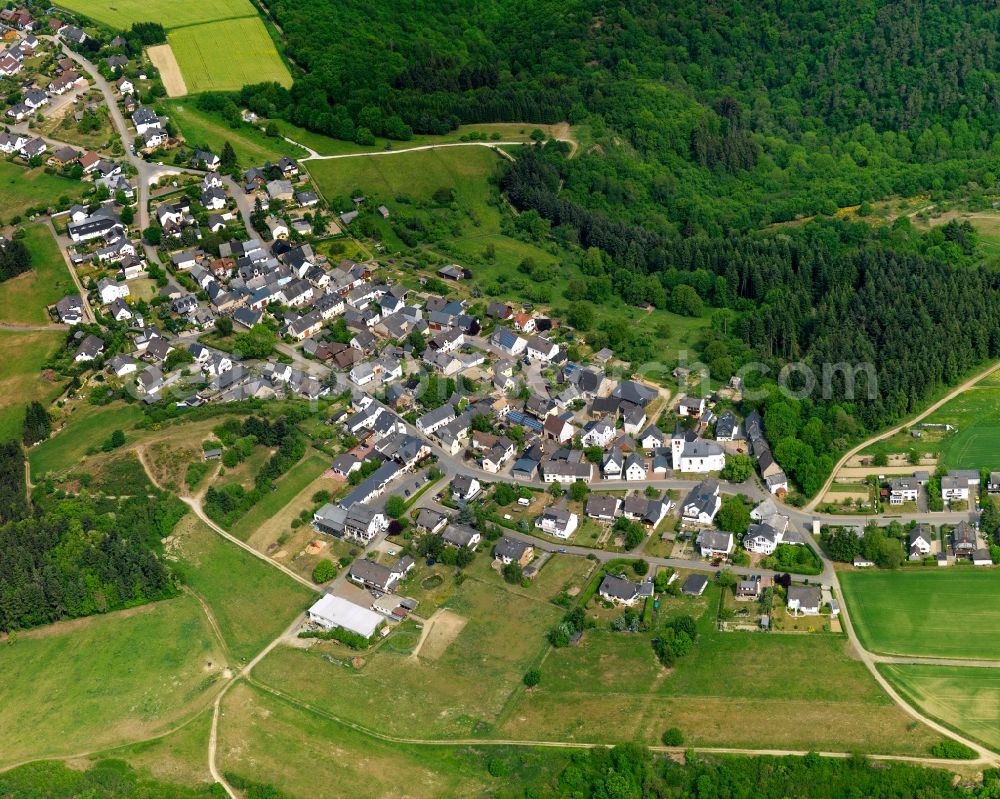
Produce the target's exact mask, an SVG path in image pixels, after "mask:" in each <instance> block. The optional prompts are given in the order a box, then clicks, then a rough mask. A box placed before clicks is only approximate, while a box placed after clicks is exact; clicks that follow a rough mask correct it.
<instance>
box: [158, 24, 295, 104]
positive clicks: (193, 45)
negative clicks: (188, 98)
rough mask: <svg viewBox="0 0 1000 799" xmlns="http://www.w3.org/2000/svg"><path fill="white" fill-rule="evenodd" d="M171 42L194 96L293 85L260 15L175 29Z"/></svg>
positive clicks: (169, 36)
mask: <svg viewBox="0 0 1000 799" xmlns="http://www.w3.org/2000/svg"><path fill="white" fill-rule="evenodd" d="M167 40H168V41H169V42H170V47H171V49H172V50H173V51H174V56H175V57H176V58H177V63H178V64H179V65H180V68H181V72H182V73H183V74H184V83H185V84H186V85H187V88H188V92H189V93H191V94H197V93H198V92H207V91H235V90H238V89H241V88H243V86H245V85H247V84H251V83H262V82H269V81H273V82H275V83H280V84H282V85H283V86H291V85H292V76H291V75H289V74H288V69H287V68H286V67H285V63H284V62H283V61H282V60H281V57H280V56H279V55H278V51H277V50H276V49H275V47H274V42H273V41H272V40H271V37H270V35H269V34H268V32H267V28H265V27H264V22H263V20H261V18H260V17H259V16H257V15H254V16H250V17H242V18H240V19H223V20H220V21H218V22H206V23H204V24H201V25H192V26H189V27H185V28H175V29H173V30H171V31H170V33H169V34H168V35H167Z"/></svg>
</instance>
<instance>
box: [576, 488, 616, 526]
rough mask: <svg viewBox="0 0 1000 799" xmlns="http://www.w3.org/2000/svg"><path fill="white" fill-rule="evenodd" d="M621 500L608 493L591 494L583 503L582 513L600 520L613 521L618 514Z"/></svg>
mask: <svg viewBox="0 0 1000 799" xmlns="http://www.w3.org/2000/svg"><path fill="white" fill-rule="evenodd" d="M620 506H621V500H620V499H618V498H617V497H612V496H610V495H608V494H591V495H590V496H588V497H587V502H586V504H585V505H584V513H586V514H587V516H589V517H590V518H591V519H597V520H598V521H602V522H610V521H614V520H615V519H616V518H617V517H618V514H619V507H620Z"/></svg>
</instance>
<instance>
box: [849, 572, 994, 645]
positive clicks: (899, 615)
mask: <svg viewBox="0 0 1000 799" xmlns="http://www.w3.org/2000/svg"><path fill="white" fill-rule="evenodd" d="M840 583H841V587H842V588H843V591H844V598H845V599H846V600H847V604H848V608H849V609H850V613H851V621H852V622H853V624H854V629H855V630H856V631H857V633H858V637H859V638H860V639H861V642H862V643H863V644H864V645H865V647H866V648H867V649H870V650H872V651H873V652H880V653H883V654H889V655H920V656H924V657H949V658H1000V580H998V579H997V575H996V574H995V573H993V572H984V571H978V570H977V571H973V570H970V569H961V568H955V569H948V570H942V571H930V570H928V571H908V572H907V571H904V572H875V571H872V572H842V573H841V575H840Z"/></svg>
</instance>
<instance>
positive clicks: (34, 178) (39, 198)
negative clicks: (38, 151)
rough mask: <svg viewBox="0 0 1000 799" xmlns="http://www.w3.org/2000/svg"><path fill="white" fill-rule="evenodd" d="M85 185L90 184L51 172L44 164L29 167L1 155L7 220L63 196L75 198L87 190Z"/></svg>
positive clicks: (0, 186)
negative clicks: (46, 169) (34, 167)
mask: <svg viewBox="0 0 1000 799" xmlns="http://www.w3.org/2000/svg"><path fill="white" fill-rule="evenodd" d="M85 186H86V184H83V183H80V181H78V180H70V179H69V178H63V177H60V176H58V175H49V174H47V173H46V172H45V168H44V167H37V168H36V169H28V168H26V167H23V166H21V165H19V164H15V163H12V162H11V161H7V160H3V159H0V196H2V197H3V205H2V206H0V213H2V214H3V218H2V221H3V222H4V223H7V222H9V221H10V220H11V218H12V217H14V216H16V215H20V214H23V213H24V212H25V211H27V210H28V209H29V208H38V207H40V206H44V207H49V206H53V205H55V204H56V203H57V202H59V200H60V198H62V197H68V198H71V199H75V198H77V197H79V196H80V195H82V194H83V189H84V187H85Z"/></svg>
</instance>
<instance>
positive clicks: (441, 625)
mask: <svg viewBox="0 0 1000 799" xmlns="http://www.w3.org/2000/svg"><path fill="white" fill-rule="evenodd" d="M467 621H468V619H466V618H464V617H463V616H459V615H458V614H457V613H452V612H451V611H450V610H448V609H447V608H441V609H440V610H438V611H437V612H436V613H435V614H434V615H433V616H431V617H430V618H429V619H428V620H427V621H426V623H425V624H424V629H423V630H422V631H421V634H420V640H419V641H418V642H417V646H416V647H415V648H414V650H413V654H411V655H410V657H411V658H413V659H414V660H416V659H417V658H418V657H423V658H427V659H428V660H437V659H438V658H439V657H441V655H443V654H444V651H445V650H446V649H447V648H448V647H449V646H450V645H451V642H452V641H454V640H455V639H456V638H458V634H459V633H460V632H462V628H463V627H465V623H466V622H467Z"/></svg>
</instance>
